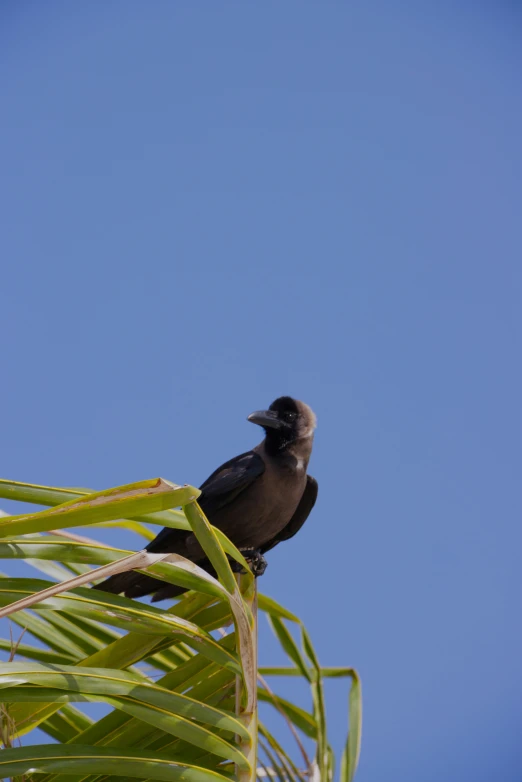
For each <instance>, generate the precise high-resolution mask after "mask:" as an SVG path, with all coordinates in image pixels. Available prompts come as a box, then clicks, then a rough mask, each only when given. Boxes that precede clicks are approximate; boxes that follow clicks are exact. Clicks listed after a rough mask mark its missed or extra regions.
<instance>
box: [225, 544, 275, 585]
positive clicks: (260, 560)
mask: <svg viewBox="0 0 522 782" xmlns="http://www.w3.org/2000/svg"><path fill="white" fill-rule="evenodd" d="M240 551H241V553H242V554H243V556H244V558H245V559H246V560H247V562H248V564H249V566H250V570H251V571H252V573H253V575H254V576H255V577H256V578H257V577H258V576H262V575H263V573H264V572H265V570H266V568H267V565H268V563H267V561H266V559H265V558H264V556H263V555H262V554H261V552H260V551H259V549H252V548H248V549H243V550H241V549H240ZM230 566H231V568H232V571H233V572H234V573H244V572H245V570H244V568H243V566H242V565H241V564H240V563H239V562H236V561H235V560H232V562H231V563H230Z"/></svg>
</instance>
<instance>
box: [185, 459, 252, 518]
mask: <svg viewBox="0 0 522 782" xmlns="http://www.w3.org/2000/svg"><path fill="white" fill-rule="evenodd" d="M264 471H265V463H264V461H263V459H262V458H261V456H259V454H258V453H256V452H255V451H247V453H242V454H241V455H240V456H236V457H234V459H230V461H228V462H225V464H222V465H221V467H218V469H217V470H216V471H215V472H213V473H212V475H210V476H209V477H208V478H207V480H206V481H205V483H203V484H202V485H201V486H200V488H201V492H202V493H201V496H200V497H199V499H198V502H199V504H200V505H201V507H202V508H203V511H204V512H205V513H206V515H207V516H212V514H213V513H215V512H216V511H218V510H220V509H221V508H223V507H225V505H228V504H229V503H230V502H232V501H233V500H235V498H236V497H237V495H238V494H240V493H241V492H242V491H244V490H245V489H246V488H247V487H248V486H250V484H251V483H253V482H254V481H255V480H256V478H259V476H260V475H262V474H263V473H264Z"/></svg>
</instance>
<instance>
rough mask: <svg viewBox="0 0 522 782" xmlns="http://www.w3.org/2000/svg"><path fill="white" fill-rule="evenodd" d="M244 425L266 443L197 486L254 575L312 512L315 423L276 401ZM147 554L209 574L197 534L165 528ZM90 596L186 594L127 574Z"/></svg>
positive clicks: (292, 402) (308, 413) (305, 411)
mask: <svg viewBox="0 0 522 782" xmlns="http://www.w3.org/2000/svg"><path fill="white" fill-rule="evenodd" d="M248 420H249V421H251V422H252V423H254V424H258V425H259V426H261V427H262V428H263V429H264V431H265V438H264V440H263V441H262V442H261V443H260V444H259V445H256V447H255V448H253V449H252V450H251V451H247V452H246V453H242V454H240V456H236V457H235V458H234V459H230V461H228V462H225V464H222V465H221V467H218V469H217V470H216V471H215V472H213V473H212V475H211V476H210V477H209V478H207V480H206V481H205V482H204V483H203V484H202V486H201V487H200V488H201V496H200V497H199V499H198V502H199V504H200V506H201V508H202V510H203V512H204V513H205V515H206V516H207V518H208V519H209V521H210V523H211V524H213V525H214V526H215V527H218V528H219V529H220V530H221V531H222V532H224V533H225V535H227V537H228V538H230V540H231V541H232V542H233V543H234V544H235V546H236V547H237V548H238V549H239V550H240V551H241V552H242V553H243V555H244V556H245V558H246V559H247V560H249V561H250V567H251V569H252V572H253V573H254V575H256V576H259V575H262V574H263V573H264V570H265V568H266V560H265V558H264V556H263V555H264V554H265V553H266V552H267V551H269V550H270V549H272V548H274V546H277V544H278V543H281V541H283V540H288V539H289V538H291V537H293V536H294V535H295V534H296V532H298V531H299V530H300V529H301V527H302V526H303V524H304V522H305V521H306V519H307V518H308V516H309V514H310V511H311V510H312V508H313V507H314V505H315V501H316V499H317V491H318V486H317V481H316V480H315V479H314V478H312V476H311V475H308V474H307V467H308V461H309V459H310V455H311V452H312V442H313V437H314V430H315V426H316V418H315V415H314V413H313V412H312V410H311V409H310V408H309V407H308V405H305V404H304V402H299V401H298V400H296V399H293V398H292V397H290V396H281V397H279V398H278V399H276V400H275V401H274V402H272V404H271V405H270V407H269V408H268V410H259V411H257V412H255V413H252V414H251V415H249V416H248ZM146 550H147V551H150V552H156V553H167V552H168V553H176V554H180V555H181V556H183V557H186V558H187V559H190V560H191V561H192V562H195V563H197V564H198V565H199V566H200V567H202V568H204V569H205V570H206V571H207V572H209V573H212V575H215V572H214V569H213V568H212V565H211V564H210V562H209V561H208V559H207V558H206V557H205V554H204V552H203V549H202V548H201V546H200V545H199V543H198V541H197V539H196V537H195V535H194V534H193V533H192V532H189V531H187V530H180V529H172V528H170V527H165V528H164V529H163V530H162V531H161V532H160V533H159V534H158V535H157V536H156V538H155V539H154V540H153V541H151V542H150V543H149V544H148V546H147V547H146ZM237 564H238V563H233V565H237ZM95 589H101V590H103V591H105V592H112V593H114V594H119V593H123V594H125V595H126V596H127V597H133V598H136V597H143V596H144V595H149V594H152V595H153V598H152V601H153V602H156V601H158V600H164V599H165V598H170V597H176V596H178V595H180V594H182V593H183V592H185V591H186V590H185V589H184V588H183V587H180V586H176V585H174V584H168V583H165V582H164V581H160V580H159V579H156V578H154V577H153V576H148V575H145V574H142V573H137V572H135V571H132V570H131V571H128V572H126V573H118V574H116V575H114V576H111V577H110V578H108V579H107V580H106V581H103V582H102V583H101V584H98V585H97V586H96V587H95Z"/></svg>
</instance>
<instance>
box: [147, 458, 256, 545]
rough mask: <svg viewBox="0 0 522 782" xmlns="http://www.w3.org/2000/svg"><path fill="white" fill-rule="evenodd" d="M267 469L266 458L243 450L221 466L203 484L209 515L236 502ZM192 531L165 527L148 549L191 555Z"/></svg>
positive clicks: (203, 505) (205, 509) (201, 499)
mask: <svg viewBox="0 0 522 782" xmlns="http://www.w3.org/2000/svg"><path fill="white" fill-rule="evenodd" d="M264 471H265V463H264V461H263V459H262V458H261V457H260V456H259V454H257V453H256V452H255V451H248V452H247V453H242V454H241V455H240V456H235V457H234V458H233V459H230V461H228V462H225V464H222V465H221V467H218V468H217V470H215V471H214V472H213V473H212V475H210V476H209V477H208V478H207V480H206V481H205V483H203V484H202V485H201V487H200V488H201V495H200V497H199V498H198V502H199V504H200V505H201V508H202V509H203V512H204V513H205V515H206V516H208V517H210V521H212V516H213V514H214V513H216V511H218V510H220V509H221V508H223V507H225V505H228V504H229V503H230V502H232V501H233V500H234V499H235V498H236V497H237V495H238V494H240V493H241V492H242V491H244V489H246V488H247V487H248V486H250V484H251V483H253V482H254V481H255V480H256V478H259V476H260V475H262V474H263V473H264ZM189 536H190V538H191V541H190V542H192V543H193V542H194V541H193V540H192V536H191V533H190V532H187V531H186V530H180V529H171V528H170V527H165V528H164V529H162V530H161V532H160V533H159V534H158V535H157V536H156V537H155V538H154V540H153V541H151V542H150V543H149V545H148V546H147V551H155V552H157V551H162V552H163V551H173V552H176V553H178V554H182V555H183V556H189V554H188V553H187V551H186V549H185V547H186V545H187V543H189V545H190V542H189V541H188V537H189Z"/></svg>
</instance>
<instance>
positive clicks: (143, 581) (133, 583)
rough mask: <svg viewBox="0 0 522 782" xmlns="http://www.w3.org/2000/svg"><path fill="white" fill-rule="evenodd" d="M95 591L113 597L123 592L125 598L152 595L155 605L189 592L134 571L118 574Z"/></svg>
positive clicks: (97, 586) (99, 585)
mask: <svg viewBox="0 0 522 782" xmlns="http://www.w3.org/2000/svg"><path fill="white" fill-rule="evenodd" d="M94 589H100V590H101V591H102V592H110V593H112V594H113V595H119V594H121V593H122V592H123V594H124V595H125V597H133V598H136V597H144V596H145V595H151V594H152V595H153V597H152V602H153V603H156V602H157V601H158V600H164V599H165V598H167V597H177V596H178V595H182V594H183V592H186V591H187V590H186V589H185V588H184V587H180V586H176V585H175V584H168V583H167V582H166V581H160V580H159V579H158V578H153V577H152V576H147V575H145V574H144V573H136V572H135V571H134V570H128V571H127V572H126V573H116V575H114V576H110V578H108V579H106V580H105V581H102V583H101V584H97V585H96V586H95V587H94Z"/></svg>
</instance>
